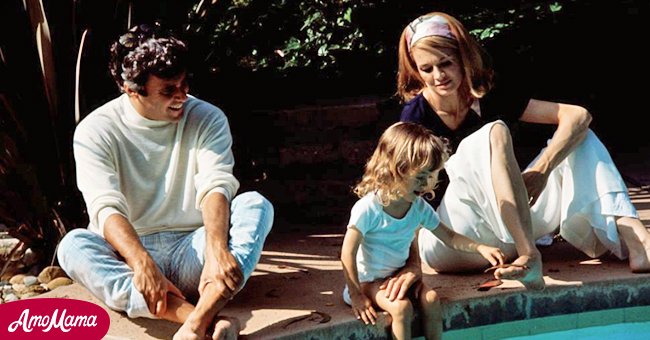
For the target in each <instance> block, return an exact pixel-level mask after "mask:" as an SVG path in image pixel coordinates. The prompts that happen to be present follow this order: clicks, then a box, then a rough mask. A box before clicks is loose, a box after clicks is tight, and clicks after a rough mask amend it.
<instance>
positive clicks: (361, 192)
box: [354, 122, 449, 205]
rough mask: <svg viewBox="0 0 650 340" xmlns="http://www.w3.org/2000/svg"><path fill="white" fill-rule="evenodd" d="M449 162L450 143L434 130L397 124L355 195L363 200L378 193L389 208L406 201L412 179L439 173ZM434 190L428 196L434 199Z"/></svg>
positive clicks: (381, 143) (386, 134) (381, 144)
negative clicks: (399, 200) (368, 195)
mask: <svg viewBox="0 0 650 340" xmlns="http://www.w3.org/2000/svg"><path fill="white" fill-rule="evenodd" d="M448 158H449V152H448V148H447V143H446V141H444V140H442V139H441V138H438V137H436V136H435V135H434V134H433V133H432V132H431V130H429V129H427V128H425V127H424V126H422V125H420V124H416V123H410V122H399V123H395V124H393V125H391V126H390V127H389V128H388V129H386V131H384V133H383V134H382V135H381V137H380V138H379V144H378V145H377V148H376V149H375V151H374V153H373V154H372V156H371V157H370V160H368V163H366V168H365V173H364V174H363V178H362V179H361V182H359V184H357V186H356V187H355V188H354V193H356V194H357V195H358V196H359V197H363V196H365V195H366V194H368V193H370V192H374V193H375V194H376V195H377V197H378V198H379V201H380V202H381V204H383V205H388V204H389V203H390V202H391V201H395V200H397V199H399V198H400V197H402V195H403V194H404V192H403V191H404V189H405V186H406V184H407V181H408V179H409V177H411V176H415V175H416V174H417V173H419V172H421V171H423V170H425V169H429V170H431V171H434V170H439V169H441V168H442V167H443V165H444V162H445V161H446V160H447V159H448ZM436 181H437V179H436ZM434 188H435V183H431V182H430V185H429V188H427V192H426V194H429V195H430V197H433V189H434Z"/></svg>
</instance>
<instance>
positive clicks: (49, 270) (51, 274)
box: [38, 266, 67, 283]
mask: <svg viewBox="0 0 650 340" xmlns="http://www.w3.org/2000/svg"><path fill="white" fill-rule="evenodd" d="M57 277H67V275H66V273H65V271H63V269H61V267H58V266H49V267H45V269H43V270H42V271H41V273H40V274H38V281H40V282H41V283H48V282H50V281H52V280H54V279H56V278H57Z"/></svg>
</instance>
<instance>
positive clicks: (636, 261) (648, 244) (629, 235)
mask: <svg viewBox="0 0 650 340" xmlns="http://www.w3.org/2000/svg"><path fill="white" fill-rule="evenodd" d="M616 226H617V229H618V232H619V233H620V235H621V238H622V239H623V241H625V244H626V245H627V248H628V250H629V251H630V269H632V272H634V273H647V272H650V234H649V233H648V230H647V229H646V227H645V226H644V225H643V222H641V220H639V219H638V218H632V217H619V218H618V219H617V220H616Z"/></svg>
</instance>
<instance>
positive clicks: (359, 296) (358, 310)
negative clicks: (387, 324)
mask: <svg viewBox="0 0 650 340" xmlns="http://www.w3.org/2000/svg"><path fill="white" fill-rule="evenodd" d="M350 299H351V300H352V312H354V316H355V317H356V318H357V320H361V321H363V323H365V324H366V325H367V324H369V323H371V324H373V325H374V324H375V323H376V322H377V312H376V311H375V309H374V308H373V307H372V301H371V300H370V299H369V298H368V297H367V296H366V294H363V293H361V292H357V293H352V291H350Z"/></svg>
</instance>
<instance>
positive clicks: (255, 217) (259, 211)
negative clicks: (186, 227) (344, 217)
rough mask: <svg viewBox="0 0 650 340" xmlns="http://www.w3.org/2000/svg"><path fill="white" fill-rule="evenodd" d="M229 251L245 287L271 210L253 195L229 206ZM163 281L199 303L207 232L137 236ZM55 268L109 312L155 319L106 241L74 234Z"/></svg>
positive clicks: (76, 231) (79, 232) (87, 233)
mask: <svg viewBox="0 0 650 340" xmlns="http://www.w3.org/2000/svg"><path fill="white" fill-rule="evenodd" d="M230 224H231V226H230V237H229V244H228V246H229V248H230V251H231V253H232V254H233V256H234V257H235V259H236V260H237V263H238V264H239V267H240V268H241V270H242V272H243V274H244V282H246V280H248V278H249V277H250V276H251V274H252V273H253V270H254V269H255V266H256V265H257V263H258V261H259V260H260V256H261V254H262V247H263V246H264V241H265V240H266V236H267V235H268V234H269V232H270V231H271V226H272V225H273V206H272V205H271V203H270V202H269V201H268V200H267V199H266V198H264V197H263V196H262V195H260V194H258V193H257V192H247V193H243V194H240V195H238V196H236V197H235V198H234V199H233V200H232V203H231V206H230ZM140 241H141V242H142V245H143V246H144V247H145V249H147V251H148V252H149V254H150V255H151V257H152V258H153V260H154V261H155V262H156V264H157V265H158V268H160V271H161V272H162V274H163V275H165V277H167V278H168V279H169V280H170V281H171V282H172V283H174V284H175V285H176V287H178V288H179V289H180V290H181V291H182V292H183V294H184V295H185V297H187V298H188V300H189V301H191V302H195V301H196V299H198V291H197V289H198V286H199V279H200V277H201V271H202V269H203V263H204V254H205V245H206V241H205V228H204V227H201V228H199V229H197V230H195V231H193V232H160V233H155V234H151V235H145V236H141V237H140ZM57 256H58V260H59V265H60V266H61V268H63V270H65V271H66V273H67V274H68V276H70V278H72V279H73V280H75V281H76V282H78V283H79V284H81V285H83V286H84V287H86V288H87V289H88V290H89V291H90V292H91V293H92V294H93V295H94V296H95V297H97V298H98V299H99V300H101V301H102V302H104V303H105V304H106V305H107V306H108V307H109V308H111V309H114V310H118V311H123V312H126V313H127V315H128V316H129V317H131V318H136V317H147V318H155V317H154V316H153V314H151V313H150V312H149V309H148V307H147V303H146V302H145V300H144V297H143V295H142V294H141V293H140V292H139V291H138V290H137V289H136V288H135V286H134V285H133V270H132V269H131V268H130V267H129V266H128V265H127V264H126V262H124V258H122V257H121V256H120V255H119V254H118V253H117V251H116V250H115V249H114V248H113V247H112V246H111V245H110V244H108V242H106V240H104V238H102V237H101V236H100V235H97V234H95V233H93V232H91V231H88V230H87V229H74V230H72V231H70V232H69V233H68V234H67V235H65V237H64V238H63V239H62V240H61V243H60V244H59V248H58V251H57Z"/></svg>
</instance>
